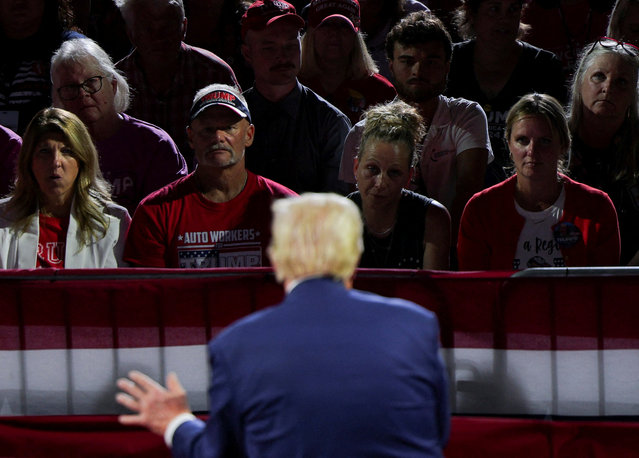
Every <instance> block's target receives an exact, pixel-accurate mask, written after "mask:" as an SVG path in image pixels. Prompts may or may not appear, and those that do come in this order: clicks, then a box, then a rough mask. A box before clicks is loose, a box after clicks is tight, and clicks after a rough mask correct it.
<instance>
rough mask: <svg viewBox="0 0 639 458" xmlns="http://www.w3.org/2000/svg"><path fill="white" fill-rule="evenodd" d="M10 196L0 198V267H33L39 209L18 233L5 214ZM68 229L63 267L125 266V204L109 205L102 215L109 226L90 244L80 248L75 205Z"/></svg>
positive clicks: (36, 246) (126, 223)
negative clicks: (123, 205)
mask: <svg viewBox="0 0 639 458" xmlns="http://www.w3.org/2000/svg"><path fill="white" fill-rule="evenodd" d="M8 202H9V198H5V199H2V200H0V269H35V267H36V255H37V250H38V240H39V237H40V220H39V218H38V217H37V215H38V212H36V215H34V217H33V218H31V222H30V223H29V226H28V227H27V230H26V231H24V232H23V233H17V232H16V231H15V229H14V228H13V227H12V224H13V222H14V221H13V219H12V218H11V217H10V216H9V215H8V214H7V203H8ZM71 208H72V209H73V210H72V211H71V217H70V218H69V228H68V229H67V241H66V247H65V256H64V267H65V268H66V269H82V268H87V269H93V268H103V267H104V268H106V267H120V266H123V265H126V264H125V263H124V262H123V261H122V254H123V252H124V243H125V241H126V234H127V231H128V229H129V224H130V223H131V217H130V216H129V213H128V212H127V210H126V209H125V208H124V207H121V206H120V205H116V204H108V205H107V207H106V208H105V215H106V217H107V220H108V222H109V228H108V229H107V232H106V234H105V236H104V237H103V238H101V239H100V240H94V241H92V242H91V243H89V245H82V247H80V246H81V245H80V238H79V237H78V236H79V234H78V221H77V219H76V216H75V206H74V205H72V207H71Z"/></svg>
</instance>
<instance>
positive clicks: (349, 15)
mask: <svg viewBox="0 0 639 458" xmlns="http://www.w3.org/2000/svg"><path fill="white" fill-rule="evenodd" d="M330 18H340V19H344V20H346V21H348V23H349V24H350V25H351V27H352V28H353V30H354V31H355V32H357V31H359V2H358V1H357V0H313V1H311V3H310V5H309V6H308V25H310V26H311V27H318V26H320V25H321V24H322V23H323V22H324V21H325V20H327V19H330Z"/></svg>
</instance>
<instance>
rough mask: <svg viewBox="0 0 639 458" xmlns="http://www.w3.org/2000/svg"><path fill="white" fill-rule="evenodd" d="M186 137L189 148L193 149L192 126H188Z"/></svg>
mask: <svg viewBox="0 0 639 458" xmlns="http://www.w3.org/2000/svg"><path fill="white" fill-rule="evenodd" d="M186 137H187V140H188V142H189V146H190V147H191V149H193V140H192V137H193V130H192V129H191V126H186Z"/></svg>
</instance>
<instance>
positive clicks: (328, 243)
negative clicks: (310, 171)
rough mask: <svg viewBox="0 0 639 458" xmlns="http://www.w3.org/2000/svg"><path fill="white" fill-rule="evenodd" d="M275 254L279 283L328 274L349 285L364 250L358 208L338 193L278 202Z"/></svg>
mask: <svg viewBox="0 0 639 458" xmlns="http://www.w3.org/2000/svg"><path fill="white" fill-rule="evenodd" d="M272 209H273V235H272V239H271V245H270V247H269V256H270V258H271V262H272V264H273V266H274V267H275V274H276V276H277V279H278V280H279V281H282V280H296V279H301V278H304V277H308V276H313V275H325V276H331V277H335V278H338V279H340V280H343V281H348V280H349V279H350V278H351V277H352V275H353V272H354V271H355V268H356V267H357V263H358V262H359V258H360V256H361V254H362V250H363V247H364V245H363V242H362V219H361V216H360V213H359V210H358V209H357V206H356V205H355V204H354V203H353V202H352V201H350V200H348V199H347V198H345V197H342V196H338V195H337V194H325V193H306V194H302V195H301V196H299V197H290V198H287V199H279V200H277V201H275V202H274V203H273V207H272Z"/></svg>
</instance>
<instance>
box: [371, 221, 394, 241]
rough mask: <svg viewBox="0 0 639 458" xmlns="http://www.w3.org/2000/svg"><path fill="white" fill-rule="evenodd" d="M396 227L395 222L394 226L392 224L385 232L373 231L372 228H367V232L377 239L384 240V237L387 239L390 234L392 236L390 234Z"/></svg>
mask: <svg viewBox="0 0 639 458" xmlns="http://www.w3.org/2000/svg"><path fill="white" fill-rule="evenodd" d="M394 227H395V221H393V224H391V225H390V226H389V227H388V229H384V230H383V231H379V232H378V231H374V230H373V229H371V228H370V227H368V226H366V230H367V231H368V232H370V233H371V235H374V236H375V237H377V238H382V237H386V236H387V235H388V234H390V232H391V231H392V230H393V228H394Z"/></svg>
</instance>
